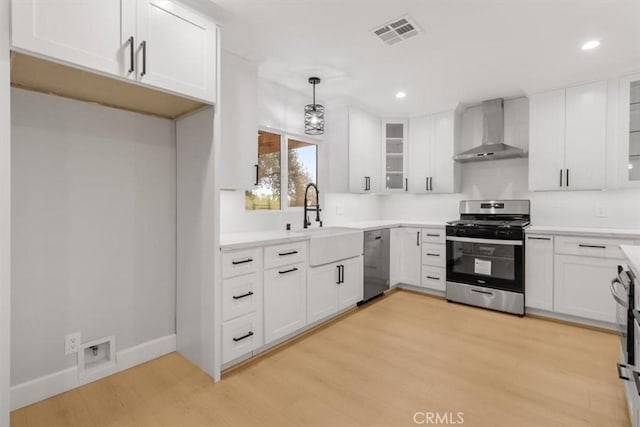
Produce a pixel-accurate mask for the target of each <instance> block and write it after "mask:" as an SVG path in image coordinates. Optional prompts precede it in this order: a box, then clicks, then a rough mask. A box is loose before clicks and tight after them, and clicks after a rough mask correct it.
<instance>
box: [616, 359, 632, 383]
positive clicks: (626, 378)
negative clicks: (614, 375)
mask: <svg viewBox="0 0 640 427" xmlns="http://www.w3.org/2000/svg"><path fill="white" fill-rule="evenodd" d="M626 367H627V365H623V364H620V363H616V369H618V378H620V379H621V380H625V381H629V377H625V376H624V375H622V368H626Z"/></svg>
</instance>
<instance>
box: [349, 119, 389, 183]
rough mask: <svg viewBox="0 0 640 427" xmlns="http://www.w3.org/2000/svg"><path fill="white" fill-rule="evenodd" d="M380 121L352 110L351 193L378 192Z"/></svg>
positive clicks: (350, 146) (350, 133) (350, 132)
mask: <svg viewBox="0 0 640 427" xmlns="http://www.w3.org/2000/svg"><path fill="white" fill-rule="evenodd" d="M380 130H381V121H380V119H379V118H377V117H375V116H373V115H372V114H369V113H366V112H364V111H362V110H359V109H357V108H353V107H349V191H350V192H352V193H379V192H380V189H381V185H380V177H381V176H382V174H381V166H380V152H381V151H380V150H381V147H380V143H381V132H380Z"/></svg>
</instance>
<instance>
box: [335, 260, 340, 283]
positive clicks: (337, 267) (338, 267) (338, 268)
mask: <svg viewBox="0 0 640 427" xmlns="http://www.w3.org/2000/svg"><path fill="white" fill-rule="evenodd" d="M336 269H337V270H338V281H337V282H336V285H339V284H340V266H339V265H336Z"/></svg>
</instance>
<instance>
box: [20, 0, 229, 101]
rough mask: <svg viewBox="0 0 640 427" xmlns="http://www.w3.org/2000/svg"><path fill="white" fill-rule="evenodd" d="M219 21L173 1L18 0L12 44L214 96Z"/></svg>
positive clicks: (196, 94) (96, 68)
mask: <svg viewBox="0 0 640 427" xmlns="http://www.w3.org/2000/svg"><path fill="white" fill-rule="evenodd" d="M216 38H217V27H216V25H215V23H214V22H213V21H212V20H211V19H209V18H208V17H206V16H204V15H201V14H199V13H197V12H195V11H193V10H191V9H188V8H186V7H184V6H182V5H181V4H180V3H178V2H173V1H171V0H137V1H136V0H77V1H69V0H13V2H12V45H13V48H15V49H17V50H20V51H23V52H27V53H35V54H37V55H42V56H45V57H48V58H50V59H53V60H56V61H61V62H64V63H67V64H69V65H75V66H78V67H82V68H86V69H89V70H93V71H98V72H102V73H105V74H109V75H111V76H115V77H118V78H124V79H132V80H135V81H138V82H142V83H145V84H147V85H149V86H153V87H156V88H160V89H164V90H166V91H170V92H174V93H176V94H179V95H185V96H188V97H191V98H196V99H199V100H203V101H206V102H211V103H212V102H215V97H216V93H215V86H216V85H215V82H216V77H215V74H216V67H215V64H216V49H217V44H216Z"/></svg>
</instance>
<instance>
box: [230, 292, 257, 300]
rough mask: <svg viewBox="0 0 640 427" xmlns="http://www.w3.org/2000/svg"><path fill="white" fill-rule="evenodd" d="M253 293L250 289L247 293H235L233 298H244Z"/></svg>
mask: <svg viewBox="0 0 640 427" xmlns="http://www.w3.org/2000/svg"><path fill="white" fill-rule="evenodd" d="M251 295H253V292H251V291H249V292H247V293H246V294H242V295H234V296H233V299H242V298H246V297H250V296H251Z"/></svg>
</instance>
